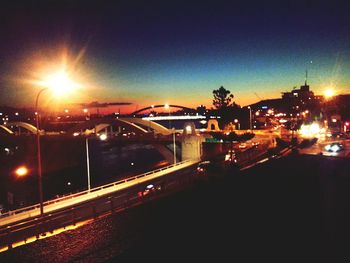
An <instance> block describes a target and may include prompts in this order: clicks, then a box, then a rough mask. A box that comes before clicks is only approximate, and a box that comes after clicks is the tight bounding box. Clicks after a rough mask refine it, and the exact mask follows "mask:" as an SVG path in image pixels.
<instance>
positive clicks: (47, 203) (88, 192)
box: [0, 160, 199, 218]
mask: <svg viewBox="0 0 350 263" xmlns="http://www.w3.org/2000/svg"><path fill="white" fill-rule="evenodd" d="M196 161H199V160H186V161H182V162H179V163H176V164H171V165H168V166H165V167H162V168H159V169H156V170H152V171H149V172H146V173H143V174H139V175H136V176H133V177H128V178H126V179H123V180H119V181H116V182H112V183H108V184H105V185H102V186H98V187H95V188H92V189H90V190H85V191H82V192H78V193H75V194H71V195H67V196H63V197H59V198H56V199H52V200H48V201H45V202H44V203H43V206H44V207H45V206H47V205H50V204H54V203H58V202H61V201H65V200H68V199H73V198H75V197H78V196H83V195H87V194H90V193H93V192H97V191H100V190H102V189H106V188H109V187H113V186H116V185H119V184H122V183H126V182H130V181H133V180H136V179H138V178H141V177H145V176H148V175H152V174H155V173H158V172H161V171H164V170H168V169H171V168H174V167H177V166H180V165H183V164H186V163H189V162H196ZM39 208H40V204H35V205H31V206H27V207H23V208H19V209H16V210H12V211H9V212H6V213H3V214H1V215H0V218H4V217H8V216H12V215H16V214H20V213H24V212H28V211H32V210H35V209H39Z"/></svg>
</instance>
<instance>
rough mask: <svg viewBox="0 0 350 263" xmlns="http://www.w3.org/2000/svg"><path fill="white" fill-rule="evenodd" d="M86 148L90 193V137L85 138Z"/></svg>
mask: <svg viewBox="0 0 350 263" xmlns="http://www.w3.org/2000/svg"><path fill="white" fill-rule="evenodd" d="M85 147H86V169H87V179H88V191H89V192H90V189H91V182H90V158H89V137H88V136H86V138H85Z"/></svg>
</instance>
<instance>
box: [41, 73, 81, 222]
mask: <svg viewBox="0 0 350 263" xmlns="http://www.w3.org/2000/svg"><path fill="white" fill-rule="evenodd" d="M39 85H40V86H41V87H43V88H42V89H41V90H40V91H39V92H38V94H37V96H36V100H35V115H36V143H37V161H38V184H39V200H40V215H41V216H42V215H43V214H44V205H43V186H42V168H41V152H40V125H39V118H40V113H39V109H38V105H39V97H40V94H41V93H43V92H44V91H45V90H48V89H49V90H50V91H52V92H53V94H54V95H55V96H56V97H60V96H63V94H65V93H67V92H68V91H70V90H71V89H73V88H74V87H75V86H76V84H75V83H74V82H73V81H72V80H70V78H69V76H68V74H67V72H66V71H64V70H61V71H59V72H57V73H55V74H52V75H49V76H48V77H47V78H46V79H44V80H43V81H40V82H39Z"/></svg>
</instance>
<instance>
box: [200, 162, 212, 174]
mask: <svg viewBox="0 0 350 263" xmlns="http://www.w3.org/2000/svg"><path fill="white" fill-rule="evenodd" d="M210 164H211V163H210V161H203V162H200V163H199V164H198V166H197V173H199V174H203V173H205V172H206V171H207V170H208V167H209V166H210Z"/></svg>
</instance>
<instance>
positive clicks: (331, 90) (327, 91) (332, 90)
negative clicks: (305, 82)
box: [324, 88, 334, 99]
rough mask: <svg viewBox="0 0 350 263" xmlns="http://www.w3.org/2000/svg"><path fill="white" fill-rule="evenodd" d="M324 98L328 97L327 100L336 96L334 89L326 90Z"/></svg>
mask: <svg viewBox="0 0 350 263" xmlns="http://www.w3.org/2000/svg"><path fill="white" fill-rule="evenodd" d="M324 96H325V97H326V99H330V98H332V97H333V96H334V89H333V88H329V89H326V90H325V91H324Z"/></svg>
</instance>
